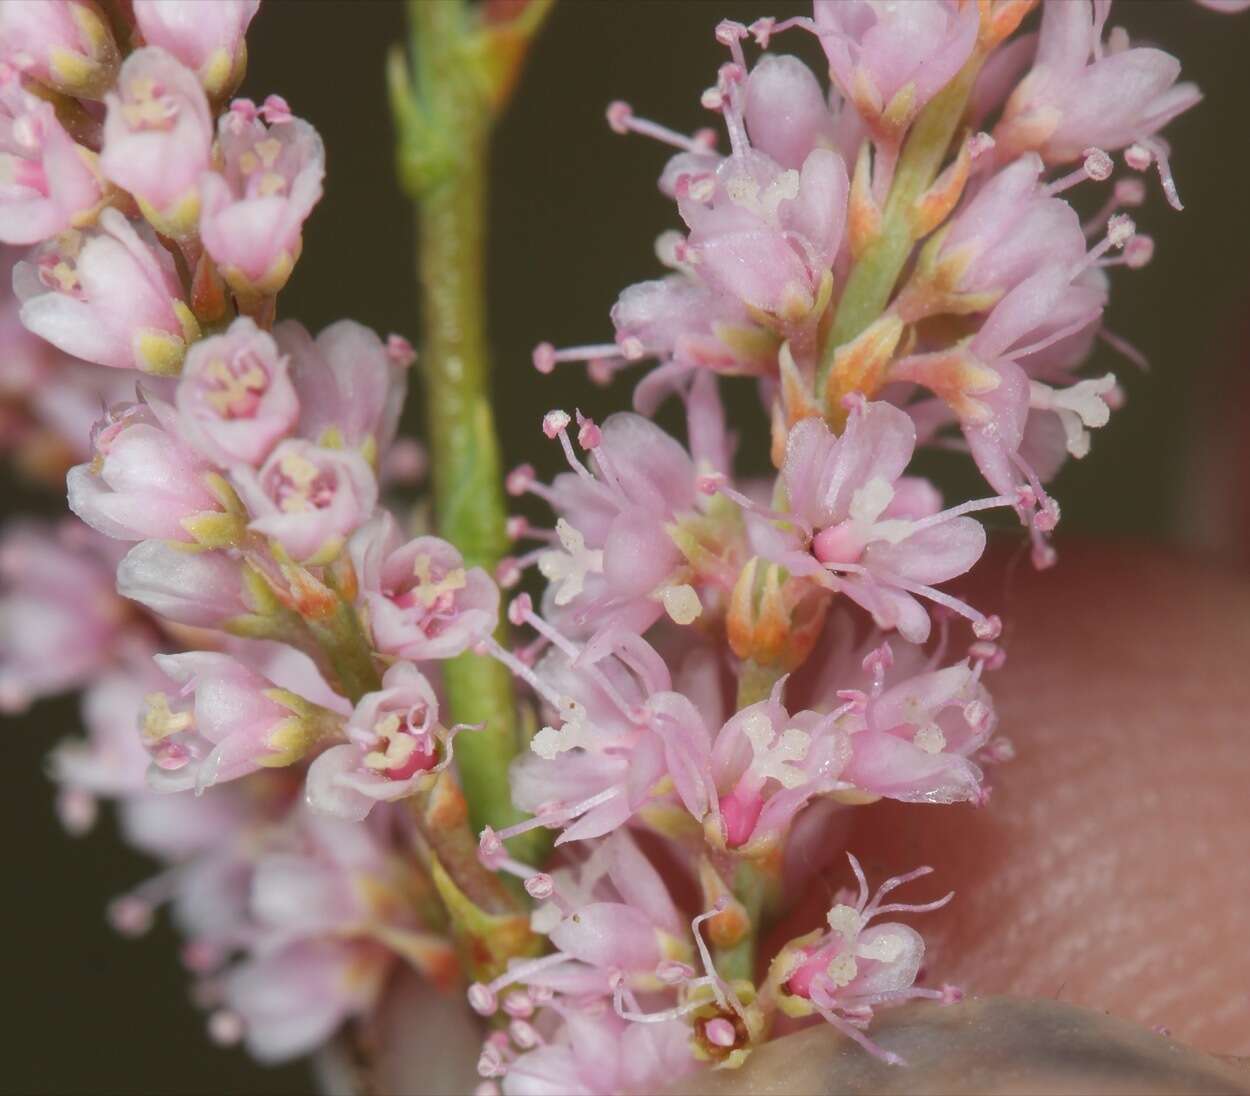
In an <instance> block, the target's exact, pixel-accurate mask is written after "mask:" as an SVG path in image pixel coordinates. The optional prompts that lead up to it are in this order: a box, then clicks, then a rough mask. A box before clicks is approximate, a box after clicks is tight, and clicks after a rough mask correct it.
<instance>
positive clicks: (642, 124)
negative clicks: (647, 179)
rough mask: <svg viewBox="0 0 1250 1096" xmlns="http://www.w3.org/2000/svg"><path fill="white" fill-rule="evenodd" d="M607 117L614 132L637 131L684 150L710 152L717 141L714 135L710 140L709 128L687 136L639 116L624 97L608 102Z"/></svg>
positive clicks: (640, 134) (642, 135)
mask: <svg viewBox="0 0 1250 1096" xmlns="http://www.w3.org/2000/svg"><path fill="white" fill-rule="evenodd" d="M607 119H608V125H609V126H610V127H611V128H612V132H613V133H619V134H622V135H625V134H627V133H636V134H638V135H639V136H640V137H650V138H652V139H653V140H656V141H659V142H660V143H661V144H665V145H672V146H673V147H674V148H679V149H681V150H682V151H683V152H694V153H700V152H709V151H710V150H711V149H712V148H713V147H715V143H716V140H715V137H714V136H713V137H712V140H711V141H710V142H709V141H708V135H709V131H708V130H699V131H698V132H697V133H696V134H695V135H694V136H693V137H687V136H686V135H685V134H684V133H678V132H677V131H676V130H675V129H669V127H668V126H663V125H660V124H659V123H658V122H651V121H648V120H647V119H646V118H639V117H637V116H636V115H635V114H634V108H633V107H631V106H630V105H629V104H628V103H626V102H625V101H624V100H622V99H617V100H616V101H615V102H613V103H609V104H608V109H607Z"/></svg>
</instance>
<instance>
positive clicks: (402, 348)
mask: <svg viewBox="0 0 1250 1096" xmlns="http://www.w3.org/2000/svg"><path fill="white" fill-rule="evenodd" d="M386 356H387V357H388V358H389V359H390V361H391V364H392V365H397V366H399V367H400V368H401V369H407V368H408V367H409V366H410V365H412V363H413V362H415V361H416V360H417V352H416V350H415V349H413V346H412V343H410V342H409V341H408V340H407V339H405V338H404V337H403V335H396V334H394V333H392V334H390V335H387V336H386Z"/></svg>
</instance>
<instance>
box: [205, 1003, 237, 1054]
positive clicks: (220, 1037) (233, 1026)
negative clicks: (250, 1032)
mask: <svg viewBox="0 0 1250 1096" xmlns="http://www.w3.org/2000/svg"><path fill="white" fill-rule="evenodd" d="M208 1037H209V1038H210V1039H211V1040H212V1041H213V1042H214V1043H216V1044H217V1046H219V1047H232V1046H234V1045H235V1044H236V1043H238V1042H239V1040H240V1039H242V1038H243V1017H241V1016H240V1015H239V1014H238V1013H237V1012H232V1011H231V1010H230V1009H218V1010H217V1011H216V1012H214V1013H213V1014H212V1015H211V1016H210V1017H209V1018H208Z"/></svg>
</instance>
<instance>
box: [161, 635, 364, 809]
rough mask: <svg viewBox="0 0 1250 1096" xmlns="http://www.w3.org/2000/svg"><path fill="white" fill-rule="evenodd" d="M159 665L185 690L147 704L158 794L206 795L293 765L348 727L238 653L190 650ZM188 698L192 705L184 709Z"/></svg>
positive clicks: (164, 694)
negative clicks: (191, 792) (262, 673)
mask: <svg viewBox="0 0 1250 1096" xmlns="http://www.w3.org/2000/svg"><path fill="white" fill-rule="evenodd" d="M156 663H157V665H158V666H159V667H160V668H161V670H162V672H164V673H165V674H166V675H168V676H169V677H170V678H172V679H173V680H174V681H175V682H176V683H177V684H178V685H179V686H180V688H179V690H178V692H177V693H176V694H175V695H174V696H173V697H171V696H169V695H168V694H166V693H159V692H158V693H152V694H150V695H149V696H148V698H147V712H146V714H145V715H144V718H143V724H142V728H141V733H142V736H143V743H144V745H145V746H146V747H147V750H148V752H149V753H150V754H151V755H152V768H151V769H150V770H149V772H148V783H149V785H150V786H151V787H152V788H153V789H154V790H155V791H160V792H173V791H184V790H186V789H189V788H195V789H196V790H197V791H202V790H203V789H204V788H207V787H211V786H212V785H213V784H217V783H223V782H225V781H228V780H237V779H238V778H239V777H241V776H246V775H247V774H248V773H252V772H255V771H256V770H257V769H260V768H281V767H284V766H286V765H291V764H293V763H294V762H296V761H298V760H299V759H300V758H301V757H303V756H304V755H305V754H306V753H307V752H308V751H309V750H310V749H312V747H313V746H314V745H315V744H316V743H317V742H318V741H319V740H320V739H322V738H324V737H326V736H329V735H335V734H338V733H339V731H340V728H341V726H342V718H341V717H340V716H338V715H337V714H336V713H334V712H332V711H330V710H328V709H325V708H322V707H320V706H319V705H316V704H313V703H311V702H309V701H307V700H304V699H303V698H302V697H299V696H297V695H296V694H295V693H292V692H289V691H288V690H286V689H279V688H277V687H276V686H275V685H274V684H273V683H272V682H271V681H269V680H268V679H266V678H263V677H261V676H260V675H259V674H256V673H254V672H253V671H251V670H250V669H248V668H247V667H246V666H244V665H243V664H242V663H241V662H239V661H237V660H236V659H234V658H232V657H231V656H230V655H224V654H217V653H215V652H208V651H190V652H188V653H186V654H178V655H157V656H156ZM188 698H189V699H191V701H192V706H191V707H190V708H184V707H183V706H182V702H183V701H184V700H186V699H188ZM171 701H172V703H171Z"/></svg>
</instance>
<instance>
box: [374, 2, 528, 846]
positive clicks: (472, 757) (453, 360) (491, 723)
mask: <svg viewBox="0 0 1250 1096" xmlns="http://www.w3.org/2000/svg"><path fill="white" fill-rule="evenodd" d="M408 16H409V26H410V43H409V47H410V54H409V58H410V62H411V65H412V78H411V79H410V78H409V73H408V69H407V66H406V65H405V63H404V57H403V55H402V53H401V52H396V53H395V54H394V55H393V56H392V57H391V59H390V64H389V69H388V76H389V80H390V91H391V103H392V108H393V110H394V114H395V122H396V128H397V131H398V132H397V139H398V145H397V157H398V163H397V166H398V170H399V176H400V180H401V182H402V184H403V186H404V188H405V190H406V191H407V193H408V194H409V196H410V197H411V198H412V199H413V202H414V204H415V206H416V213H417V230H418V248H417V268H418V274H419V278H420V285H421V303H422V323H423V336H424V338H423V344H422V352H421V359H420V362H421V370H422V374H423V377H424V380H425V386H426V395H427V400H428V408H429V428H428V429H429V432H428V443H429V447H430V453H431V458H432V459H431V467H432V472H433V488H434V501H435V512H436V517H437V524H438V531H439V533H440V534H441V535H442V536H443V537H445V538H446V539H447V540H449V541H451V542H452V543H453V544H454V545H456V547H457V548H458V549H460V551H461V552H462V553H463V555H464V558H465V562H466V564H467V565H468V566H470V567H484V568H485V569H486V570H487V571H488V572H492V573H493V571H494V568H495V565H496V564H497V563H498V562H499V560H500V559H501V558H502V557H503V556H504V554H505V553H506V551H507V547H508V541H507V536H506V533H505V520H506V511H505V505H504V494H503V468H502V463H501V460H500V454H499V443H498V439H497V437H496V432H495V421H494V415H493V412H492V410H491V398H490V361H489V354H488V350H487V346H486V335H485V326H486V300H485V284H484V262H483V243H484V237H485V230H486V208H487V207H486V194H487V189H486V188H487V167H488V161H489V145H490V134H491V130H492V128H493V123H494V120H495V116H496V113H497V111H498V109H499V107H500V105H501V91H500V87H501V81H504V80H508V81H511V80H514V79H515V72H516V63H517V62H516V61H515V58H514V54H515V49H514V50H513V54H510V55H509V57H512V58H513V59H512V60H511V61H510V62H509V63H505V61H504V60H501V59H500V56H499V54H500V51H499V49H497V48H495V45H494V43H495V42H496V39H497V38H498V37H499V34H500V32H501V31H500V28H492V27H489V26H485V25H483V24H481V23H480V22H479V16H478V13H477V12H476V10H475V9H473V8H470V7H469V6H468V5H467V4H465V3H464V2H463V0H410V2H409V5H408ZM530 21H531V23H532V22H535V20H533V19H531V20H530ZM504 28H505V29H507V30H508V32H509V33H510V35H511V39H510V41H512V42H513V45H515V37H516V34H517V33H518V31H517V26H516V23H515V22H514V23H513V24H506V25H504ZM523 29H525V30H527V31H528V32H529V33H532V31H533V30H534V29H536V28H535V27H524V28H523ZM443 682H444V686H445V689H446V695H447V700H448V704H449V707H450V710H451V717H452V718H453V719H454V720H456V721H457V722H463V723H473V724H481V725H482V729H481V730H478V731H472V732H466V733H465V734H463V735H461V736H460V738H459V740H458V741H457V743H456V763H457V768H458V771H459V774H460V780H461V784H462V786H463V789H464V794H465V798H466V800H467V802H468V806H469V817H470V822H471V824H472V826H473V827H474V829H475V831H479V830H481V829H482V828H483V827H484V826H492V827H494V828H495V829H502V828H503V827H505V826H509V825H512V824H513V823H515V822H518V821H520V820H521V819H522V818H523V817H524V816H523V815H521V814H520V812H518V811H517V810H516V809H515V808H514V807H513V806H512V799H511V793H510V789H509V784H508V766H509V763H510V762H511V760H512V759H513V757H514V756H515V755H516V753H517V749H518V745H519V742H518V738H519V735H518V719H517V701H516V695H515V692H514V690H513V683H512V678H511V675H510V674H509V673H508V671H507V670H506V669H504V668H503V667H502V666H501V665H500V664H499V663H497V662H495V661H494V660H493V659H490V658H485V657H481V656H478V655H473V654H466V655H462V656H461V657H460V658H457V659H453V660H451V661H450V662H448V663H445V664H444V667H443ZM545 841H546V838H545V834H544V833H543V832H542V831H536V832H534V833H532V834H526V835H525V836H524V837H523V838H520V839H517V841H516V842H515V843H514V844H513V852H514V854H515V855H517V856H518V857H520V858H521V859H526V860H537V858H538V857H540V856H541V853H542V849H543V847H544V846H545Z"/></svg>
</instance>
